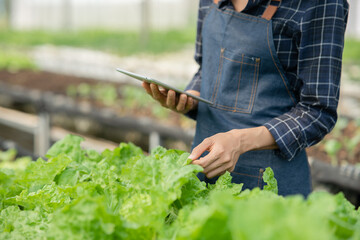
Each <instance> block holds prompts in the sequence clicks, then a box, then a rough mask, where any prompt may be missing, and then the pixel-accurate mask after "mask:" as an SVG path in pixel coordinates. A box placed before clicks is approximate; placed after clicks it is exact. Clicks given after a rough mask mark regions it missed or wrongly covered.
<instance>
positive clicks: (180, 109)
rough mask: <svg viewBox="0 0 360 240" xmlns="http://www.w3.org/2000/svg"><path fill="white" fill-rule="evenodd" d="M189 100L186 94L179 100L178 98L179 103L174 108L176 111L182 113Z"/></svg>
mask: <svg viewBox="0 0 360 240" xmlns="http://www.w3.org/2000/svg"><path fill="white" fill-rule="evenodd" d="M189 99H190V98H188V97H187V95H186V94H181V95H180V98H179V102H178V104H177V106H176V111H178V112H184V110H185V108H186V105H187V102H188V100H189Z"/></svg>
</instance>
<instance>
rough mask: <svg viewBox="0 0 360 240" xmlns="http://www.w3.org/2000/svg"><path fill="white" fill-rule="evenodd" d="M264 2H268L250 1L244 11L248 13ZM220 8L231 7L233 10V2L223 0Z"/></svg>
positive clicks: (261, 0)
mask: <svg viewBox="0 0 360 240" xmlns="http://www.w3.org/2000/svg"><path fill="white" fill-rule="evenodd" d="M264 1H267V0H249V1H248V4H247V5H246V7H245V9H244V11H248V10H250V9H252V8H254V7H257V6H259V5H260V3H262V2H264ZM219 6H220V7H223V6H229V7H231V8H233V6H232V4H231V0H221V1H220V3H219Z"/></svg>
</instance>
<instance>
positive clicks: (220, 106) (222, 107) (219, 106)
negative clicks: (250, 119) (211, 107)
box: [216, 104, 250, 113]
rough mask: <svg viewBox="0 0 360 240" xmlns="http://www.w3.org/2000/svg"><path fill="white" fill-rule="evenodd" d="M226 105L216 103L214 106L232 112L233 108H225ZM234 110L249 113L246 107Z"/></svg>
mask: <svg viewBox="0 0 360 240" xmlns="http://www.w3.org/2000/svg"><path fill="white" fill-rule="evenodd" d="M226 107H227V106H223V105H219V104H217V105H216V108H218V109H221V110H223V111H228V112H234V109H233V108H231V109H226ZM236 112H239V113H250V112H249V111H246V109H243V110H241V109H240V108H239V109H237V110H236Z"/></svg>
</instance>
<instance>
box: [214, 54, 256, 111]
mask: <svg viewBox="0 0 360 240" xmlns="http://www.w3.org/2000/svg"><path fill="white" fill-rule="evenodd" d="M259 66H260V58H258V57H251V56H247V55H244V54H241V53H234V52H232V51H229V50H226V49H225V48H222V49H221V55H220V65H219V70H218V76H217V79H216V82H215V85H214V88H213V89H214V90H213V94H212V96H211V101H212V102H213V103H214V105H213V107H215V108H218V109H222V110H225V111H231V112H241V113H251V111H252V108H253V105H254V100H255V94H256V89H257V84H258V79H259Z"/></svg>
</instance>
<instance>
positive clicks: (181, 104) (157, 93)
mask: <svg viewBox="0 0 360 240" xmlns="http://www.w3.org/2000/svg"><path fill="white" fill-rule="evenodd" d="M142 86H143V88H144V89H145V90H146V92H147V93H148V94H149V95H150V96H151V97H152V98H154V99H155V100H156V101H158V102H159V103H160V104H161V105H162V106H163V107H166V108H169V109H171V110H173V111H175V112H178V113H183V114H185V113H187V112H189V111H190V110H193V109H195V108H197V105H198V101H197V100H195V99H193V98H192V97H189V96H187V95H186V94H180V96H176V92H175V91H173V90H166V89H159V86H158V85H156V84H153V83H151V84H149V83H146V82H143V84H142ZM187 92H188V93H191V94H193V95H195V96H200V93H199V92H198V91H194V90H188V91H187Z"/></svg>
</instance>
